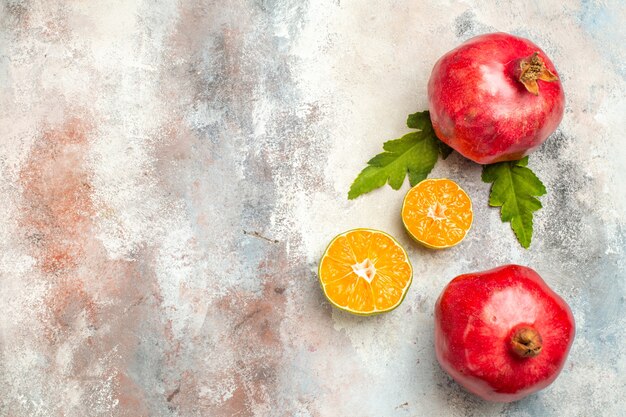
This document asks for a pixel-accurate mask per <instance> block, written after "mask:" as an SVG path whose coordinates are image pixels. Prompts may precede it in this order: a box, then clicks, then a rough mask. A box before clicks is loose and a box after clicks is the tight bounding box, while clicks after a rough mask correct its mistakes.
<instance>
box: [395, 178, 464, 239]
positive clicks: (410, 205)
mask: <svg viewBox="0 0 626 417" xmlns="http://www.w3.org/2000/svg"><path fill="white" fill-rule="evenodd" d="M472 219H473V212H472V201H471V200H470V198H469V196H468V195H467V193H466V192H465V191H463V189H462V188H461V187H459V185H458V184H457V183H455V182H454V181H452V180H449V179H445V178H440V179H426V180H424V181H422V182H420V183H419V184H417V185H416V186H415V187H413V188H411V189H410V190H409V192H408V193H407V194H406V197H404V204H403V205H402V222H403V223H404V227H405V228H406V230H407V231H408V233H409V235H411V237H413V239H415V240H417V241H418V242H420V243H422V244H424V245H425V246H428V247H430V248H435V249H442V248H449V247H451V246H454V245H456V244H458V243H459V242H461V241H462V240H463V238H465V235H466V234H467V232H468V231H469V229H470V227H471V226H472Z"/></svg>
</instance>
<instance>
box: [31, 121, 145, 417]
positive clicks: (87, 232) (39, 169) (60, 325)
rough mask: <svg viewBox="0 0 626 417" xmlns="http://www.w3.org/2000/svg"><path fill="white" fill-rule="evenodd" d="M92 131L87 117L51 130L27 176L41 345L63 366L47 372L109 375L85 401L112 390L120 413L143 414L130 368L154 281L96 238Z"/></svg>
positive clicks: (109, 400)
mask: <svg viewBox="0 0 626 417" xmlns="http://www.w3.org/2000/svg"><path fill="white" fill-rule="evenodd" d="M91 132H92V127H91V125H90V124H89V123H87V122H85V121H84V120H82V119H80V118H72V119H69V120H68V121H66V122H65V123H64V124H63V125H62V126H60V127H49V128H46V130H45V133H44V134H43V135H42V136H41V138H40V139H39V140H38V141H37V142H36V143H35V144H34V146H33V148H32V150H31V152H30V156H29V158H28V161H27V162H26V164H24V166H23V168H22V171H21V174H20V178H21V184H22V187H23V202H24V203H23V204H24V207H23V212H22V218H21V226H22V229H23V230H24V232H25V233H26V235H27V240H28V242H29V243H30V246H29V250H30V252H31V254H32V256H33V257H34V258H35V259H36V267H37V269H38V270H39V273H40V274H41V278H42V279H44V280H45V281H46V282H47V283H48V286H49V289H48V291H47V295H46V297H45V299H44V300H43V301H44V308H43V310H42V311H41V312H40V314H41V320H42V322H43V323H45V330H46V331H45V333H46V334H45V336H46V338H45V340H46V341H45V342H44V341H42V346H41V349H42V351H43V353H44V354H45V355H46V356H47V357H48V360H49V362H50V363H51V364H56V367H55V366H54V365H53V367H52V368H49V369H48V370H47V371H46V372H47V373H49V377H52V376H53V375H55V374H57V375H59V374H60V375H65V376H66V377H67V378H70V379H75V380H76V381H84V380H87V381H93V383H94V384H95V383H96V381H99V382H100V383H101V382H102V381H110V383H109V384H108V385H106V386H102V384H101V385H100V386H98V385H94V386H93V387H92V388H91V390H85V391H83V394H82V395H83V398H82V399H81V401H82V402H84V403H85V404H89V403H90V402H98V401H102V396H103V395H105V396H106V397H105V400H106V401H105V402H106V404H107V406H110V407H112V409H113V410H117V412H119V413H122V414H114V415H134V416H143V415H148V407H147V405H146V403H145V399H144V394H143V391H142V388H141V387H140V386H139V385H137V384H136V383H135V382H134V381H133V378H132V377H131V376H129V375H128V374H127V373H126V372H127V368H128V365H129V364H130V360H131V359H132V357H133V354H134V352H135V350H136V348H137V343H138V339H137V337H138V335H137V331H138V329H139V328H140V327H141V325H142V320H143V319H142V315H141V314H140V310H141V308H140V307H141V302H142V301H143V300H144V299H145V297H144V291H146V289H147V287H146V286H147V285H149V283H148V284H147V283H146V281H145V279H146V276H145V275H144V276H143V277H141V278H140V276H139V273H138V271H137V270H136V266H135V264H133V263H132V262H128V261H117V260H111V259H109V258H108V256H107V254H106V251H105V249H104V248H103V246H102V244H101V243H100V241H98V240H97V239H96V238H95V237H94V236H95V235H96V233H95V231H96V230H95V224H94V216H95V214H96V212H97V210H96V207H95V205H94V202H93V200H92V197H91V193H92V185H91V175H92V174H91V171H90V168H89V163H88V152H89V146H90V140H89V138H90V134H91ZM147 277H149V275H148V276H147ZM67 343H71V350H72V356H71V358H70V360H69V363H63V364H60V363H59V360H58V355H59V354H60V352H61V349H64V346H65V345H66V344H67ZM89 385H90V383H89V382H86V386H87V387H88V386H89ZM98 390H100V392H98ZM60 407H61V408H60V409H63V406H62V405H60ZM129 413H130V414H129Z"/></svg>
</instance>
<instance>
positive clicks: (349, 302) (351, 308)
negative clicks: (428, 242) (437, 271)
mask: <svg viewBox="0 0 626 417" xmlns="http://www.w3.org/2000/svg"><path fill="white" fill-rule="evenodd" d="M412 279H413V268H412V267H411V262H410V261H409V257H408V256H407V254H406V251H405V250H404V249H403V248H402V246H400V244H399V243H398V242H397V241H396V240H395V239H394V238H392V237H391V236H389V235H388V234H387V233H385V232H381V231H378V230H372V229H354V230H349V231H347V232H345V233H342V234H340V235H339V236H337V237H335V238H334V239H333V240H332V241H331V242H330V244H329V245H328V247H327V248H326V252H324V256H322V260H321V261H320V265H319V280H320V285H321V286H322V290H323V291H324V295H326V298H328V300H329V301H330V302H331V303H332V304H333V305H334V306H335V307H337V308H340V309H341V310H344V311H348V312H350V313H353V314H359V315H363V316H369V315H373V314H379V313H384V312H387V311H391V310H393V309H394V308H396V307H398V306H399V305H400V303H402V300H404V297H405V296H406V292H407V290H408V289H409V286H410V285H411V281H412Z"/></svg>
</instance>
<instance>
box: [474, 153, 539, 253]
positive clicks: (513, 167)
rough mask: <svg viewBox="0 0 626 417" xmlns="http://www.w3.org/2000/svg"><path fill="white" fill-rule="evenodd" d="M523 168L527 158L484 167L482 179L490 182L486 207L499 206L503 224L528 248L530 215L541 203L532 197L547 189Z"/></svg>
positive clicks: (531, 222)
mask: <svg viewBox="0 0 626 417" xmlns="http://www.w3.org/2000/svg"><path fill="white" fill-rule="evenodd" d="M526 165H528V157H525V158H523V159H521V160H519V161H512V162H499V163H497V164H492V165H485V166H483V173H482V180H483V181H484V182H488V183H492V185H491V193H490V195H489V205H490V206H493V207H501V210H500V217H501V219H502V221H503V222H510V223H511V228H512V229H513V232H515V236H517V240H518V241H519V243H520V244H521V245H522V246H523V247H524V248H528V247H529V246H530V241H531V239H532V235H533V212H535V211H537V210H539V209H540V208H541V202H540V201H539V200H538V199H537V198H535V197H539V196H542V195H544V194H545V193H546V187H544V185H543V183H542V182H541V180H539V178H537V176H536V175H535V173H534V172H532V171H531V170H530V168H527V167H526Z"/></svg>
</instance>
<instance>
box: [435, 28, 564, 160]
mask: <svg viewBox="0 0 626 417" xmlns="http://www.w3.org/2000/svg"><path fill="white" fill-rule="evenodd" d="M428 101H429V110H430V118H431V121H432V124H433V127H434V128H435V133H436V134H437V136H438V137H439V139H441V140H442V141H443V142H445V143H447V144H448V145H450V146H451V147H452V148H453V149H454V150H456V151H457V152H459V153H460V154H461V155H463V156H465V157H466V158H469V159H471V160H472V161H474V162H478V163H479V164H491V163H494V162H500V161H513V160H517V159H520V158H522V157H524V156H526V155H528V154H529V153H530V152H532V151H533V150H534V149H536V148H537V147H538V146H539V145H541V144H542V143H543V142H544V141H545V140H546V139H547V138H548V136H550V134H551V133H552V132H554V130H555V129H556V128H557V126H558V125H559V123H560V122H561V119H562V118H563V109H564V106H565V97H564V95H563V89H562V87H561V83H560V81H559V78H558V74H557V72H556V70H555V69H554V65H553V64H552V62H551V61H550V59H549V58H548V57H547V56H546V54H545V53H544V52H543V51H542V50H541V49H540V48H539V47H538V46H537V45H535V44H534V43H532V42H531V41H529V40H527V39H524V38H520V37H517V36H513V35H509V34H506V33H491V34H487V35H482V36H477V37H475V38H472V39H470V40H469V41H467V42H465V43H464V44H462V45H461V46H459V47H458V48H456V49H453V50H452V51H450V52H448V53H447V54H445V55H444V56H443V57H441V58H440V59H439V61H437V63H436V64H435V67H434V68H433V72H432V74H431V76H430V80H429V82H428Z"/></svg>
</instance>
